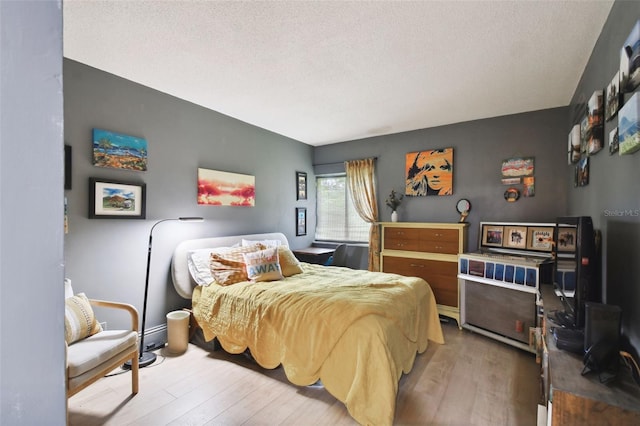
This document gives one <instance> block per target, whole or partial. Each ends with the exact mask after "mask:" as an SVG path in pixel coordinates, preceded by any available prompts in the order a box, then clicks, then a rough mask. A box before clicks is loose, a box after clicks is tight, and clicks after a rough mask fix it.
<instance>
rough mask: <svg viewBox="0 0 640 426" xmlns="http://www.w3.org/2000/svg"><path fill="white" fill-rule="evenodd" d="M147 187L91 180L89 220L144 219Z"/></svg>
mask: <svg viewBox="0 0 640 426" xmlns="http://www.w3.org/2000/svg"><path fill="white" fill-rule="evenodd" d="M145 197H146V185H145V184H144V183H131V182H119V181H113V180H109V181H107V180H102V179H97V178H89V219H144V218H145V210H146V205H145V201H146V198H145Z"/></svg>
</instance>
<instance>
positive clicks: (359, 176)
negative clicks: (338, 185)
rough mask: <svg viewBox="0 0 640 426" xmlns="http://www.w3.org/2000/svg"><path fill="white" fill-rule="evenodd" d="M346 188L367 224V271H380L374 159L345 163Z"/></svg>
mask: <svg viewBox="0 0 640 426" xmlns="http://www.w3.org/2000/svg"><path fill="white" fill-rule="evenodd" d="M344 168H345V170H346V172H347V188H349V194H350V195H351V199H352V200H353V204H354V205H355V208H356V211H357V212H358V214H359V215H360V217H361V218H362V219H363V220H365V221H366V222H369V224H370V228H369V270H370V271H379V270H380V227H379V226H378V223H377V222H378V200H377V198H376V173H375V172H376V167H375V158H366V159H364V160H353V161H345V162H344Z"/></svg>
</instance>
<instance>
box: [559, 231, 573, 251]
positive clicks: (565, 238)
mask: <svg viewBox="0 0 640 426" xmlns="http://www.w3.org/2000/svg"><path fill="white" fill-rule="evenodd" d="M557 245H558V251H576V228H564V227H561V228H558V241H557Z"/></svg>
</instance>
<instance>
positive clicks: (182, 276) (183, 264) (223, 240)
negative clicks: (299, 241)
mask: <svg viewBox="0 0 640 426" xmlns="http://www.w3.org/2000/svg"><path fill="white" fill-rule="evenodd" d="M243 239H245V240H280V241H282V243H283V244H286V245H287V246H288V245H289V241H288V240H287V237H286V236H285V235H284V234H282V233H280V232H271V233H266V234H247V235H232V236H229V237H211V238H199V239H196V240H186V241H183V242H181V243H180V244H178V246H177V247H176V249H175V250H174V252H173V258H172V259H171V278H172V279H173V286H174V287H175V289H176V291H177V292H178V294H179V295H180V296H182V297H184V298H185V299H191V294H192V293H193V289H194V288H195V286H196V285H197V284H196V282H195V281H194V280H193V278H191V274H190V273H189V266H188V264H187V253H188V252H189V251H190V250H197V249H205V248H213V247H231V246H233V245H234V244H241V243H242V240H243Z"/></svg>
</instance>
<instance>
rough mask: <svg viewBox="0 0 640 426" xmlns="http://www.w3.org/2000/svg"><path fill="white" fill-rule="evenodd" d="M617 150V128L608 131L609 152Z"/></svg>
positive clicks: (613, 152) (612, 152)
mask: <svg viewBox="0 0 640 426" xmlns="http://www.w3.org/2000/svg"><path fill="white" fill-rule="evenodd" d="M616 152H618V128H617V127H616V128H614V129H613V130H612V131H610V132H609V154H615V153H616Z"/></svg>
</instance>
